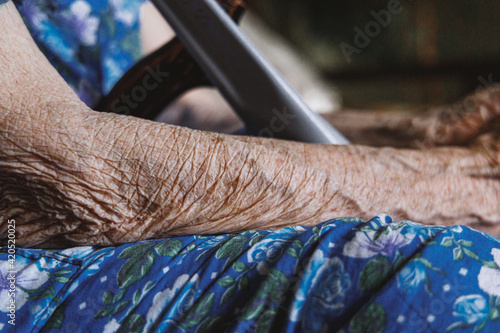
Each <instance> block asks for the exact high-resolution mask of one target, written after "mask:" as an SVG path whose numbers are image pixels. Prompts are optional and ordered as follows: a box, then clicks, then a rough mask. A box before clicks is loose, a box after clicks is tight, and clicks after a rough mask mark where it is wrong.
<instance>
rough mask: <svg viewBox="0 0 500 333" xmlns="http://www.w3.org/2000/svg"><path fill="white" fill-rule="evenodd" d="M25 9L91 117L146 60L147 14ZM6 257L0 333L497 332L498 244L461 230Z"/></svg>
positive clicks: (66, 3)
mask: <svg viewBox="0 0 500 333" xmlns="http://www.w3.org/2000/svg"><path fill="white" fill-rule="evenodd" d="M2 1H3V0H0V3H1V2H2ZM16 4H17V6H18V9H19V10H20V12H21V14H22V15H23V17H24V19H25V22H26V24H27V25H28V27H29V28H30V31H31V32H32V34H33V36H34V38H35V40H36V42H37V43H38V44H39V46H40V47H41V49H42V50H43V51H44V52H45V54H46V55H47V56H48V58H49V59H50V61H51V62H52V64H54V66H55V67H56V68H58V69H59V71H60V73H61V74H62V75H63V77H64V78H65V79H66V80H67V81H68V83H69V84H70V85H71V86H72V87H73V89H75V91H76V92H77V93H78V94H79V96H80V97H81V98H82V99H83V100H84V101H85V102H87V103H88V104H89V105H92V104H93V103H95V101H96V100H97V99H98V98H99V96H101V95H102V94H103V93H106V92H107V91H108V90H109V89H110V88H111V86H112V85H113V84H114V82H116V80H118V79H119V77H120V76H121V75H122V74H123V73H124V71H125V70H126V69H127V68H128V67H130V66H131V65H132V64H133V63H134V61H135V60H136V59H137V57H138V53H137V45H138V33H137V24H138V22H137V20H138V17H137V13H138V6H139V4H140V1H125V0H109V1H99V0H95V1H93V0H86V1H83V0H77V1H73V0H58V1H54V0H52V1H48V0H38V1H34V0H24V1H16ZM318 222H320V221H318ZM9 251H11V252H12V249H9V248H8V247H0V332H72V333H78V332H105V333H111V332H222V331H229V332H278V331H283V332H308V333H313V332H334V331H341V332H342V331H343V332H356V333H357V332H445V331H448V332H472V331H475V332H479V331H483V332H500V268H499V267H500V241H499V240H498V239H495V238H493V237H491V236H488V235H486V234H483V233H481V232H478V231H475V230H472V229H469V228H465V227H460V226H456V227H453V228H444V227H427V226H423V225H419V224H416V223H412V222H401V223H396V222H394V221H393V220H391V218H389V217H388V216H379V217H376V218H374V219H372V220H371V221H369V222H366V223H365V222H362V221H360V220H357V219H353V218H342V219H336V220H332V221H329V222H325V223H322V224H319V225H318V226H316V227H312V228H304V227H293V228H284V229H280V230H276V231H259V232H257V231H252V232H245V233H242V234H238V235H218V236H203V237H202V236H191V237H176V238H170V239H162V240H154V241H145V242H140V243H134V244H128V245H123V246H119V247H109V248H95V247H80V248H72V249H66V250H58V251H55V250H33V249H16V254H15V256H9ZM14 259H15V260H14ZM12 286H13V287H12ZM13 300H15V308H16V310H15V312H13V311H11V309H10V308H12V306H11V304H12V302H13ZM13 318H15V322H14V321H12V320H13ZM9 321H10V323H9ZM12 323H15V326H13V325H12Z"/></svg>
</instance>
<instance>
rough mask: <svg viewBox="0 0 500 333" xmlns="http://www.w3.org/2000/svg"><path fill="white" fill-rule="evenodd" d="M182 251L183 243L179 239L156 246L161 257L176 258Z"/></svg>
mask: <svg viewBox="0 0 500 333" xmlns="http://www.w3.org/2000/svg"><path fill="white" fill-rule="evenodd" d="M181 249H182V242H181V241H180V240H178V239H169V240H166V241H164V242H161V243H160V244H158V245H156V246H155V250H156V252H158V254H159V255H161V256H168V257H175V256H176V255H177V254H178V253H179V252H180V250H181Z"/></svg>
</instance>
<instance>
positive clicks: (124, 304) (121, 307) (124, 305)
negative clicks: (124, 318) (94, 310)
mask: <svg viewBox="0 0 500 333" xmlns="http://www.w3.org/2000/svg"><path fill="white" fill-rule="evenodd" d="M130 303H131V302H130V301H123V302H121V303H120V304H118V306H117V307H116V309H115V311H113V315H115V314H117V313H120V312H122V311H123V310H125V309H126V308H127V307H128V306H129V305H130Z"/></svg>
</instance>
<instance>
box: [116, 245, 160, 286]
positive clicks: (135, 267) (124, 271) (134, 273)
mask: <svg viewBox="0 0 500 333" xmlns="http://www.w3.org/2000/svg"><path fill="white" fill-rule="evenodd" d="M155 257H156V254H155V252H153V251H147V252H143V253H141V254H140V255H136V256H134V257H132V258H130V259H129V260H127V262H126V263H125V264H124V265H123V266H122V267H121V268H120V270H119V271H118V274H117V276H116V281H117V283H118V286H119V287H120V288H122V289H125V288H128V287H130V286H131V285H133V284H134V283H136V282H137V281H139V280H140V279H142V278H143V277H144V276H145V275H146V274H148V273H149V270H150V269H151V266H153V263H154V261H155Z"/></svg>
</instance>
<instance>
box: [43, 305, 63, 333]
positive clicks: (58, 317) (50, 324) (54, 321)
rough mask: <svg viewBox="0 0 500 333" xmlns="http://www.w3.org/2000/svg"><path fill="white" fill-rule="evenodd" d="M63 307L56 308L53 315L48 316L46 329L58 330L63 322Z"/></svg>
mask: <svg viewBox="0 0 500 333" xmlns="http://www.w3.org/2000/svg"><path fill="white" fill-rule="evenodd" d="M64 309H65V308H64V306H62V305H60V306H58V307H57V308H56V310H55V311H54V313H53V314H52V315H51V316H50V318H49V320H48V321H47V324H46V325H47V328H55V329H60V328H61V327H62V324H63V322H64Z"/></svg>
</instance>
